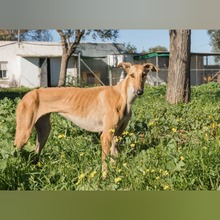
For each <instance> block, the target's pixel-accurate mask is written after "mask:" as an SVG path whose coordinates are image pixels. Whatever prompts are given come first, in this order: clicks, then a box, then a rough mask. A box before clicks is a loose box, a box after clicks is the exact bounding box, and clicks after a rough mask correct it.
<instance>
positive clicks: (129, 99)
mask: <svg viewBox="0 0 220 220" xmlns="http://www.w3.org/2000/svg"><path fill="white" fill-rule="evenodd" d="M116 87H117V88H118V90H119V92H120V93H121V96H122V98H123V100H124V104H125V105H126V106H127V111H130V109H131V105H132V104H133V102H134V100H135V98H136V95H135V93H134V88H133V86H132V83H131V81H130V77H129V76H126V77H125V79H123V80H122V81H121V82H119V83H118V84H117V85H116Z"/></svg>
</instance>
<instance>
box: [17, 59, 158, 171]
mask: <svg viewBox="0 0 220 220" xmlns="http://www.w3.org/2000/svg"><path fill="white" fill-rule="evenodd" d="M118 67H123V68H124V69H125V71H126V72H127V76H126V77H125V79H123V80H122V81H121V82H120V83H118V84H117V85H115V86H100V87H94V88H70V87H66V88H64V87H63V88H40V89H35V90H32V91H31V92H29V93H27V94H26V95H25V96H24V97H23V99H22V100H21V102H20V103H19V104H18V107H17V111H16V123H17V126H16V135H15V141H14V144H15V145H16V146H17V148H18V149H19V150H20V149H22V148H23V146H24V145H25V143H26V142H27V141H28V139H29V137H30V135H31V132H32V129H33V127H34V126H35V128H36V131H37V140H36V148H35V151H36V153H37V154H38V155H40V153H41V151H42V148H43V147H44V145H45V143H46V141H47V138H48V136H49V133H50V130H51V126H50V114H51V113H52V112H57V113H59V114H60V115H62V116H63V117H65V118H67V119H69V120H70V121H72V122H73V123H74V124H76V125H78V126H79V127H81V128H83V129H85V130H87V131H91V132H102V134H101V137H100V139H101V145H102V161H103V167H102V170H103V171H106V170H107V166H106V163H105V158H106V156H108V155H109V153H110V154H111V155H113V156H117V154H118V150H117V146H116V142H115V139H116V137H117V136H120V135H121V134H122V133H123V131H124V130H125V128H126V126H127V124H128V122H129V119H130V118H131V105H132V103H133V102H134V100H135V98H136V97H137V96H140V95H142V94H143V92H144V83H145V81H146V76H147V73H148V72H149V71H151V70H152V71H158V69H157V68H156V67H155V66H154V65H153V64H151V63H145V64H143V65H141V64H133V65H132V64H131V63H128V62H122V63H120V64H119V65H118ZM112 129H114V131H115V132H111V130H112Z"/></svg>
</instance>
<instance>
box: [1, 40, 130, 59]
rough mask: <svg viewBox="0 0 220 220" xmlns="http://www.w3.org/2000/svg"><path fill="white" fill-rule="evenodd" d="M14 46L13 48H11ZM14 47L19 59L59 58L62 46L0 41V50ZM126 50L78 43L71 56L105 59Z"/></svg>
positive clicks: (57, 44) (53, 43) (118, 44)
mask: <svg viewBox="0 0 220 220" xmlns="http://www.w3.org/2000/svg"><path fill="white" fill-rule="evenodd" d="M13 45H14V46H13ZM10 46H13V47H16V54H17V55H18V56H21V57H60V56H62V45H61V43H57V42H26V41H22V42H20V43H18V42H16V41H0V49H1V48H5V49H7V48H9V47H10ZM125 52H126V48H125V46H124V44H123V43H105V42H102V43H80V44H79V45H78V47H77V49H76V51H75V53H74V54H73V56H77V55H78V53H80V54H81V56H82V57H97V58H98V57H106V56H107V55H114V54H115V55H118V54H124V53H125Z"/></svg>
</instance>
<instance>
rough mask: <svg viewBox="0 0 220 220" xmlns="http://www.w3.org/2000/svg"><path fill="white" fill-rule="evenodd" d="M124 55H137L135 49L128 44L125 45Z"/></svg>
mask: <svg viewBox="0 0 220 220" xmlns="http://www.w3.org/2000/svg"><path fill="white" fill-rule="evenodd" d="M125 49H126V53H137V48H136V47H135V46H134V45H132V44H131V43H130V42H129V43H127V44H125Z"/></svg>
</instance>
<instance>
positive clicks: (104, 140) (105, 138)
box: [100, 131, 112, 178]
mask: <svg viewBox="0 0 220 220" xmlns="http://www.w3.org/2000/svg"><path fill="white" fill-rule="evenodd" d="M100 139H101V144H102V174H103V175H102V176H103V177H104V178H105V177H106V174H107V170H108V168H107V163H106V158H107V157H108V156H109V152H110V148H111V139H112V134H111V133H110V131H103V132H102V134H101V137H100Z"/></svg>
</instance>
